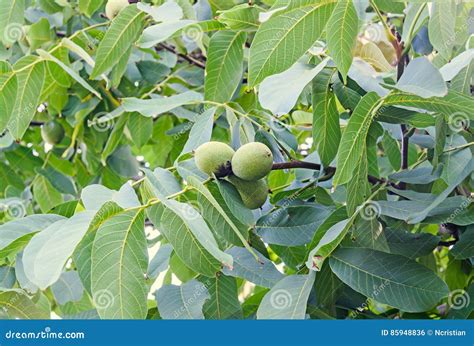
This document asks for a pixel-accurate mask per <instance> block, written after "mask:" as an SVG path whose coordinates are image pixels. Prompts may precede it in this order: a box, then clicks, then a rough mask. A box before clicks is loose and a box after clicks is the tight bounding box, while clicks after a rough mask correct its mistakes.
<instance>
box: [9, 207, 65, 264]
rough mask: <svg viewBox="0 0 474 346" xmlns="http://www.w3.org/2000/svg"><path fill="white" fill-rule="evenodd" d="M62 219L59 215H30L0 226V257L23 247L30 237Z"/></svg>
mask: <svg viewBox="0 0 474 346" xmlns="http://www.w3.org/2000/svg"><path fill="white" fill-rule="evenodd" d="M60 220H64V218H63V217H61V216H59V215H30V216H27V217H24V218H22V219H18V220H13V221H10V222H7V223H5V224H3V225H1V226H0V234H1V235H2V236H1V237H0V250H1V251H0V257H7V256H8V254H9V253H11V252H12V251H16V250H19V249H21V248H23V246H24V245H26V244H27V243H28V241H29V240H30V239H31V237H32V236H33V235H34V234H35V233H37V232H40V231H42V230H44V229H45V228H47V227H48V226H50V225H51V224H53V223H55V222H57V221H60Z"/></svg>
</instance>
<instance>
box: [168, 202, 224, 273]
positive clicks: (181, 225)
mask: <svg viewBox="0 0 474 346" xmlns="http://www.w3.org/2000/svg"><path fill="white" fill-rule="evenodd" d="M163 203H164V205H165V210H164V212H163V215H162V217H161V226H162V229H161V231H162V233H163V235H164V236H165V237H166V239H167V240H168V241H169V242H170V243H171V245H173V248H174V250H175V252H176V254H177V255H178V256H179V257H180V259H181V260H182V261H183V262H184V263H185V264H186V265H187V266H188V267H189V268H191V269H192V270H194V271H196V272H198V273H200V274H203V275H205V276H214V275H215V273H216V272H217V271H218V270H219V268H220V266H221V264H224V265H227V266H232V256H229V255H227V254H225V253H223V252H222V251H221V250H220V249H219V247H218V245H217V243H216V240H215V239H214V236H213V235H212V232H211V230H210V229H209V227H208V226H207V224H206V222H205V221H204V219H203V218H202V216H201V215H200V214H199V213H198V211H197V210H196V209H194V208H193V207H192V206H190V205H188V204H185V203H179V202H176V201H173V200H167V201H166V202H163Z"/></svg>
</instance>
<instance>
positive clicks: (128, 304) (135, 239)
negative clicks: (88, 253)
mask: <svg viewBox="0 0 474 346" xmlns="http://www.w3.org/2000/svg"><path fill="white" fill-rule="evenodd" d="M144 221H145V216H144V213H143V211H141V210H139V209H136V210H130V211H124V212H122V213H120V214H117V215H115V216H113V217H111V218H110V219H109V220H107V221H106V222H105V223H104V224H102V226H101V227H100V228H99V229H98V230H97V234H96V236H95V240H94V245H93V249H92V257H91V261H92V267H91V268H92V270H91V287H92V296H93V300H94V304H95V307H96V309H97V312H98V313H99V315H100V317H101V318H108V319H114V318H119V319H142V318H145V317H146V315H147V311H148V310H147V305H146V299H147V294H148V286H147V285H146V282H145V276H144V274H145V273H146V271H147V267H148V253H147V243H146V238H145V231H144Z"/></svg>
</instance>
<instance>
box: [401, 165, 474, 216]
mask: <svg viewBox="0 0 474 346" xmlns="http://www.w3.org/2000/svg"><path fill="white" fill-rule="evenodd" d="M473 171H474V158H472V159H471V161H470V162H469V163H468V164H467V165H466V166H465V167H464V169H463V170H462V172H460V174H459V175H458V177H457V178H456V179H453V180H452V181H451V184H450V185H449V186H448V187H447V188H446V189H445V190H444V191H443V192H441V193H440V194H439V195H438V196H437V197H436V198H435V199H434V200H433V201H432V203H431V204H430V205H429V206H427V207H426V208H425V209H423V210H422V211H420V212H416V213H412V214H411V215H410V216H409V217H408V220H407V222H408V223H410V224H416V223H419V222H421V221H423V220H424V219H425V218H426V217H427V216H428V215H429V214H430V212H431V211H432V210H433V209H435V208H436V207H438V206H439V205H441V203H443V201H444V200H445V199H446V198H447V197H448V196H449V194H450V193H451V192H453V190H454V189H456V187H457V186H458V185H459V184H461V183H462V182H463V181H464V179H466V178H467V177H468V176H469V175H470V174H472V172H473Z"/></svg>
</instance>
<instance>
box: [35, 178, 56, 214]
mask: <svg viewBox="0 0 474 346" xmlns="http://www.w3.org/2000/svg"><path fill="white" fill-rule="evenodd" d="M33 195H34V197H35V200H36V201H37V202H38V204H39V206H40V209H41V211H42V212H43V213H46V212H48V211H50V210H51V209H53V208H54V207H56V206H57V205H59V204H61V203H62V202H63V197H62V195H61V193H60V192H59V191H58V190H56V189H55V188H54V187H53V185H51V183H50V182H49V180H48V179H46V178H45V177H44V176H42V175H39V176H38V177H37V178H36V179H35V181H34V183H33Z"/></svg>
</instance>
